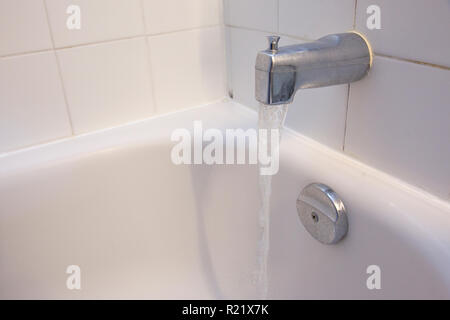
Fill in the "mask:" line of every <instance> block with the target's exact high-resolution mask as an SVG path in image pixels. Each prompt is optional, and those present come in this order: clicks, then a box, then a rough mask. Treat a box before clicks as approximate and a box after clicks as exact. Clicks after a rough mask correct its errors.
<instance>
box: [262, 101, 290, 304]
mask: <svg viewBox="0 0 450 320" xmlns="http://www.w3.org/2000/svg"><path fill="white" fill-rule="evenodd" d="M286 112H287V105H275V106H270V105H265V104H261V105H260V108H259V117H258V128H259V130H261V129H265V130H267V131H268V132H271V131H272V130H278V137H279V141H280V140H281V130H282V127H283V124H284V120H285V118H286ZM270 137H271V136H270V134H267V135H262V134H259V135H258V139H259V146H260V147H261V146H262V150H268V154H272V152H271V148H272V147H278V145H279V144H277V145H276V146H272V145H271V138H270ZM279 141H278V142H279ZM263 167H264V165H263V164H261V163H260V164H259V169H260V173H261V169H262V168H263ZM259 188H260V192H261V208H260V211H259V244H258V272H257V285H258V291H259V293H260V298H261V299H266V298H267V292H268V289H269V279H268V274H267V259H268V255H269V247H270V243H269V240H270V239H269V233H270V230H269V226H270V196H271V193H272V175H261V174H260V175H259Z"/></svg>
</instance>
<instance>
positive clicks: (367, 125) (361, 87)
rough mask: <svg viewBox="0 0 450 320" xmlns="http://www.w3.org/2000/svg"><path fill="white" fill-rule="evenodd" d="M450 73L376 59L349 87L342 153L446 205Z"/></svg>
mask: <svg viewBox="0 0 450 320" xmlns="http://www.w3.org/2000/svg"><path fill="white" fill-rule="evenodd" d="M449 87H450V72H449V71H448V70H443V69H438V68H432V67H428V66H422V65H418V64H413V63H409V62H402V61H398V60H393V59H387V58H380V57H378V58H375V61H374V65H373V69H372V70H371V72H370V74H369V76H368V77H367V78H366V79H364V80H362V81H360V82H356V83H354V84H352V85H351V89H350V101H349V102H350V103H349V111H348V122H347V137H346V143H345V152H348V153H350V154H351V155H354V156H355V157H356V158H358V159H360V160H362V161H364V162H366V163H368V164H371V165H373V166H375V167H377V168H379V169H381V170H383V171H386V172H388V173H391V174H393V175H395V176H397V177H400V178H401V179H403V180H405V181H407V182H409V183H412V184H415V185H417V186H419V187H422V188H424V189H426V190H428V191H430V192H432V193H435V194H437V195H439V196H441V197H443V198H445V199H450V125H449V121H450V108H449V104H448V101H450V91H449Z"/></svg>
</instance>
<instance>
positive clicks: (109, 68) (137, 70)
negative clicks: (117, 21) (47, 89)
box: [57, 37, 154, 134]
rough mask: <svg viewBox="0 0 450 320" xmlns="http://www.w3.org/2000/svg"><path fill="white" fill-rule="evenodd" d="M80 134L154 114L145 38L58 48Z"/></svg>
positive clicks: (73, 120)
mask: <svg viewBox="0 0 450 320" xmlns="http://www.w3.org/2000/svg"><path fill="white" fill-rule="evenodd" d="M57 54H58V58H59V61H60V65H61V74H62V78H63V81H64V85H65V89H66V94H67V101H68V104H69V109H70V115H71V118H72V124H73V129H74V132H75V134H79V133H83V132H88V131H92V130H97V129H101V128H106V127H111V126H114V125H118V124H121V123H125V122H129V121H133V120H138V119H141V118H146V117H149V116H150V115H152V114H153V111H154V106H153V103H152V96H151V94H152V91H151V85H150V77H149V73H148V70H149V68H148V57H147V50H146V44H145V38H143V37H142V38H135V39H129V40H128V39H127V40H119V41H114V42H108V43H101V44H95V45H90V46H82V47H76V48H70V49H64V50H58V52H57Z"/></svg>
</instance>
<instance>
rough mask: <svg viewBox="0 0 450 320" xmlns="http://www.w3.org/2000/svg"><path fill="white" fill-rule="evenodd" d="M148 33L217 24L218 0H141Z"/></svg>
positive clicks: (220, 17)
mask: <svg viewBox="0 0 450 320" xmlns="http://www.w3.org/2000/svg"><path fill="white" fill-rule="evenodd" d="M143 2H144V12H145V21H146V28H147V33H148V34H159V33H165V32H171V31H177V30H185V29H192V28H198V27H203V26H213V25H218V24H220V23H221V22H222V12H221V3H220V0H164V1H161V0H143Z"/></svg>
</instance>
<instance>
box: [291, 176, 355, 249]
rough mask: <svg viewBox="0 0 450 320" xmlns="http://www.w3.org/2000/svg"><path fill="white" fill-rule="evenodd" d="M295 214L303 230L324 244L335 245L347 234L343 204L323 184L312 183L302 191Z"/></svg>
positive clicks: (331, 190)
mask: <svg viewBox="0 0 450 320" xmlns="http://www.w3.org/2000/svg"><path fill="white" fill-rule="evenodd" d="M297 213H298V216H299V218H300V221H301V222H302V224H303V226H304V227H305V229H306V230H307V231H308V232H309V233H310V234H311V235H312V236H313V237H314V238H315V239H316V240H318V241H320V242H322V243H324V244H335V243H337V242H339V241H340V240H341V239H342V238H344V237H345V235H346V234H347V231H348V222H347V213H346V210H345V206H344V203H343V202H342V200H341V199H340V198H339V196H338V195H337V194H336V193H335V192H334V191H333V189H331V188H330V187H328V186H326V185H324V184H321V183H312V184H310V185H308V186H306V187H305V188H304V189H303V190H302V192H301V193H300V195H299V196H298V199H297Z"/></svg>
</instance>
